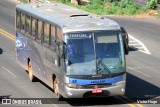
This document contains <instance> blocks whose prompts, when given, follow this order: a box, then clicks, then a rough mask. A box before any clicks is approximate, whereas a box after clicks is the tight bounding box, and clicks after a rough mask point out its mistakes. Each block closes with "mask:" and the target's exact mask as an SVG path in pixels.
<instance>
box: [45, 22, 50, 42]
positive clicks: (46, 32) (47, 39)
mask: <svg viewBox="0 0 160 107" xmlns="http://www.w3.org/2000/svg"><path fill="white" fill-rule="evenodd" d="M49 30H50V25H49V24H48V23H45V24H44V42H45V43H47V44H49V36H50V34H49Z"/></svg>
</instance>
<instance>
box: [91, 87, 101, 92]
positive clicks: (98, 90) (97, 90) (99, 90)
mask: <svg viewBox="0 0 160 107" xmlns="http://www.w3.org/2000/svg"><path fill="white" fill-rule="evenodd" d="M92 93H102V89H99V88H98V89H94V90H92Z"/></svg>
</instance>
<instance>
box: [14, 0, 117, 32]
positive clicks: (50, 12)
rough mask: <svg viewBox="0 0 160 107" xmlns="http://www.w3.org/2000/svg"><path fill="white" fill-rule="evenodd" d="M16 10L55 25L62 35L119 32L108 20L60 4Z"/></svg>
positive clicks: (24, 6) (29, 6)
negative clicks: (61, 31) (68, 33)
mask: <svg viewBox="0 0 160 107" xmlns="http://www.w3.org/2000/svg"><path fill="white" fill-rule="evenodd" d="M16 8H18V9H20V10H22V11H25V12H27V13H29V14H32V15H33V16H38V17H40V18H41V19H43V20H46V21H48V22H50V23H52V24H56V25H58V26H59V27H61V29H62V30H63V32H64V33H66V32H71V31H90V30H119V29H120V27H119V25H118V24H117V23H116V22H115V21H113V20H110V19H108V18H104V17H101V16H97V15H94V14H90V13H88V12H86V11H83V10H80V9H77V8H74V7H71V6H67V5H64V4H60V3H43V2H39V3H31V4H24V5H21V4H19V5H17V6H16Z"/></svg>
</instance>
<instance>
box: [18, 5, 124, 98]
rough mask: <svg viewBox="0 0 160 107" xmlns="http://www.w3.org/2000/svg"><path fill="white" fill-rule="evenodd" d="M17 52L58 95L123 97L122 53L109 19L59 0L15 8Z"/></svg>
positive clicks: (34, 75)
mask: <svg viewBox="0 0 160 107" xmlns="http://www.w3.org/2000/svg"><path fill="white" fill-rule="evenodd" d="M16 56H17V60H18V62H19V63H20V65H22V67H24V69H25V70H27V71H28V73H29V79H30V80H31V81H34V79H35V78H38V79H40V80H41V81H43V82H44V83H46V84H47V85H48V86H50V87H51V88H53V89H54V91H55V94H56V96H57V98H58V99H61V98H63V97H64V98H84V97H108V96H115V95H124V93H125V83H126V82H125V81H126V64H125V54H124V47H123V40H122V33H121V28H120V26H119V25H118V24H117V23H116V22H115V21H113V20H110V19H107V18H104V17H100V16H96V15H94V14H89V13H88V12H85V11H82V10H79V9H77V8H73V7H70V6H66V5H64V4H59V3H33V4H25V5H17V6H16Z"/></svg>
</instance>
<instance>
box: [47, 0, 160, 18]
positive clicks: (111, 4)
mask: <svg viewBox="0 0 160 107" xmlns="http://www.w3.org/2000/svg"><path fill="white" fill-rule="evenodd" d="M50 1H55V0H50ZM56 1H60V2H62V3H65V4H68V5H72V6H76V7H78V8H80V9H83V10H86V11H88V12H91V13H95V14H99V15H106V14H115V15H137V14H141V13H145V12H147V11H148V10H150V9H157V3H159V2H160V0H148V2H147V4H146V6H143V7H142V6H139V5H137V4H136V3H134V2H133V1H132V0H90V2H89V3H87V4H86V5H73V4H70V0H56ZM158 14H159V13H158Z"/></svg>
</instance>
